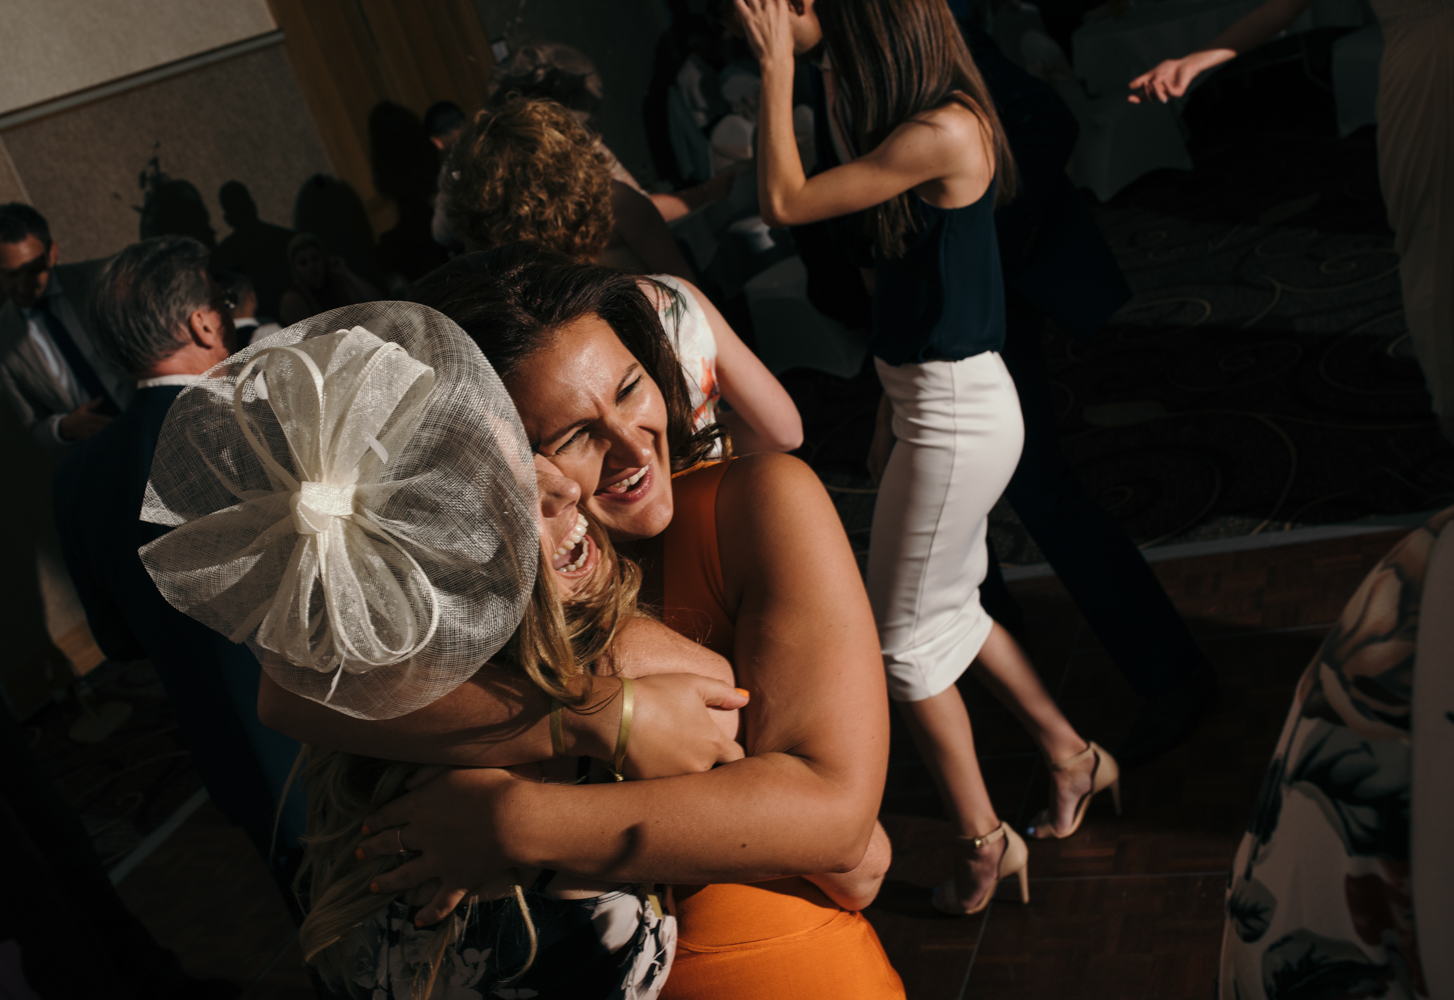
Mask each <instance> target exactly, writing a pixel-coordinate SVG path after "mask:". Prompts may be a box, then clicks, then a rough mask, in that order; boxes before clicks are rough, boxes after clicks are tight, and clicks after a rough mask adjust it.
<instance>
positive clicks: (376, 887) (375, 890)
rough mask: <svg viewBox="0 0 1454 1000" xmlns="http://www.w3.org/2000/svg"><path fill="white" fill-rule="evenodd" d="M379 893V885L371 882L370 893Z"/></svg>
mask: <svg viewBox="0 0 1454 1000" xmlns="http://www.w3.org/2000/svg"><path fill="white" fill-rule="evenodd" d="M378 891H379V883H377V882H370V883H369V892H378Z"/></svg>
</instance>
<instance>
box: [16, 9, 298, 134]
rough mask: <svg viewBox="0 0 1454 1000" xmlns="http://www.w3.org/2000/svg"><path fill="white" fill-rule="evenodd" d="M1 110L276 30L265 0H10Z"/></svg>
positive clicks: (94, 84)
mask: <svg viewBox="0 0 1454 1000" xmlns="http://www.w3.org/2000/svg"><path fill="white" fill-rule="evenodd" d="M4 7H5V15H4V24H5V27H4V30H3V31H0V114H3V113H5V112H7V111H13V110H15V109H16V108H23V107H28V106H29V105H32V104H38V103H40V102H41V101H48V100H51V99H53V98H56V97H60V96H62V95H64V94H70V93H74V92H75V91H77V90H84V89H86V88H87V87H94V86H97V85H98V84H102V83H107V82H109V81H111V80H116V79H119V78H120V77H124V76H130V75H132V74H133V73H140V72H142V71H143V70H148V69H151V68H153V67H155V66H161V65H164V64H166V63H170V62H175V61H177V60H178V59H185V58H186V57H187V56H193V55H196V54H198V53H199V52H206V51H209V50H210V49H215V48H220V47H221V46H223V45H229V44H231V43H233V42H238V41H241V40H243V39H245V38H251V37H253V36H255V35H261V34H265V33H267V32H269V31H272V30H274V24H273V19H272V15H271V14H269V13H268V7H267V2H266V0H4Z"/></svg>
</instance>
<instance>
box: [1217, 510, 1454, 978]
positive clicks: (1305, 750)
mask: <svg viewBox="0 0 1454 1000" xmlns="http://www.w3.org/2000/svg"><path fill="white" fill-rule="evenodd" d="M1451 522H1454V508H1451V509H1450V510H1446V511H1443V512H1442V513H1440V514H1438V515H1436V516H1435V517H1433V518H1432V519H1431V520H1430V521H1429V522H1428V523H1427V524H1426V525H1424V527H1422V528H1420V529H1418V530H1417V531H1414V532H1413V533H1411V534H1410V535H1409V536H1408V537H1407V538H1405V539H1404V540H1403V541H1401V542H1399V543H1398V544H1397V545H1396V546H1395V547H1394V548H1393V550H1392V551H1391V552H1390V553H1389V554H1388V555H1387V556H1385V557H1384V558H1383V560H1382V562H1380V563H1379V564H1378V566H1377V567H1375V568H1374V570H1373V572H1371V573H1370V574H1369V575H1368V577H1367V578H1366V579H1365V580H1364V581H1363V583H1362V585H1361V586H1360V587H1359V588H1358V591H1357V592H1356V593H1355V594H1354V595H1353V598H1352V600H1350V601H1349V602H1348V605H1347V607H1345V608H1344V610H1343V614H1342V616H1341V617H1340V618H1339V620H1338V622H1337V623H1336V624H1335V625H1334V627H1333V629H1332V631H1331V632H1330V633H1329V635H1328V637H1327V639H1326V640H1325V641H1324V642H1323V645H1322V648H1321V649H1319V651H1318V654H1317V656H1316V657H1314V659H1313V662H1312V664H1311V665H1310V666H1309V667H1308V669H1307V671H1306V672H1305V673H1304V674H1303V676H1302V679H1301V680H1300V681H1299V683H1298V687H1297V691H1296V694H1295V696H1294V699H1293V704H1292V709H1291V711H1290V712H1289V713H1288V717H1287V722H1286V724H1285V725H1284V727H1283V732H1282V737H1281V739H1280V741H1279V744H1278V749H1277V752H1276V753H1275V754H1274V756H1273V759H1272V763H1271V765H1270V767H1269V769H1268V772H1267V776H1266V778H1265V779H1264V781H1263V785H1262V791H1261V793H1260V795H1259V796H1258V801H1257V806H1256V809H1255V811H1254V813H1253V816H1252V821H1251V823H1250V825H1249V827H1248V830H1247V833H1246V835H1245V836H1244V837H1243V838H1242V843H1241V846H1240V847H1239V849H1238V851H1237V857H1236V860H1235V862H1234V864H1233V870H1232V883H1231V886H1230V889H1229V891H1228V898H1227V920H1226V925H1225V930H1224V932H1223V941H1222V959H1221V976H1220V980H1221V982H1220V996H1221V998H1222V1000H1339V998H1363V997H1369V998H1372V997H1387V998H1399V1000H1402V998H1417V997H1427V996H1429V995H1430V992H1429V988H1428V985H1427V984H1426V979H1425V975H1424V969H1423V963H1422V962H1421V960H1420V951H1419V942H1420V934H1419V933H1418V929H1417V928H1416V927H1415V919H1414V912H1415V907H1414V900H1413V896H1414V894H1415V892H1416V883H1415V881H1414V880H1413V878H1412V877H1411V864H1410V857H1411V850H1410V843H1411V828H1412V827H1411V810H1410V802H1411V742H1412V741H1411V717H1412V714H1413V713H1412V705H1413V682H1414V676H1415V662H1416V656H1415V653H1416V651H1417V650H1418V649H1419V646H1418V636H1419V622H1420V618H1421V614H1422V615H1428V614H1429V613H1430V609H1429V608H1427V607H1424V606H1423V603H1424V602H1423V594H1424V580H1425V574H1426V571H1427V569H1428V565H1429V560H1430V557H1431V554H1432V553H1433V550H1434V546H1435V543H1436V541H1437V540H1438V537H1439V534H1440V532H1441V531H1443V530H1445V529H1446V528H1447V527H1448V525H1449V524H1450V523H1451ZM1438 613H1441V614H1442V613H1448V614H1454V608H1445V609H1442V610H1440V611H1439V612H1438ZM1441 669H1442V665H1441ZM1445 930H1446V931H1447V928H1446V929H1445ZM1432 931H1433V928H1425V934H1424V940H1425V942H1426V943H1428V944H1431V945H1433V946H1437V947H1448V945H1449V944H1450V942H1449V941H1448V940H1445V941H1444V942H1442V943H1440V942H1439V941H1437V940H1436V939H1437V938H1438V936H1439V935H1438V934H1431V932H1432Z"/></svg>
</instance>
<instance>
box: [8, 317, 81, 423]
mask: <svg viewBox="0 0 1454 1000" xmlns="http://www.w3.org/2000/svg"><path fill="white" fill-rule="evenodd" d="M20 314H21V315H22V316H24V317H25V326H26V329H27V330H28V331H29V334H30V340H31V343H33V344H35V347H36V350H38V351H39V352H40V356H41V357H42V358H44V359H45V366H46V369H47V370H48V371H49V372H50V374H51V377H52V378H54V379H55V380H56V384H57V385H58V386H60V387H61V389H62V390H63V391H64V392H66V393H67V394H68V395H70V396H71V398H72V399H84V398H85V393H84V391H83V390H82V389H81V383H80V381H79V380H78V379H77V378H76V375H75V373H74V372H72V371H71V366H70V365H68V364H66V359H65V356H64V355H62V354H61V349H60V348H59V347H57V346H56V342H55V341H54V340H53V339H51V335H50V330H49V329H48V328H47V327H46V323H45V319H44V317H42V316H41V314H40V310H38V309H21V310H20ZM52 315H54V314H52ZM56 322H57V323H59V322H61V321H60V320H59V319H57V320H56ZM68 416H70V414H68V413H53V414H51V415H50V416H49V417H46V418H45V426H46V429H47V430H48V431H49V432H50V435H51V437H53V438H55V440H56V441H57V442H58V443H60V444H70V442H69V441H67V440H66V439H65V438H63V437H61V421H62V420H64V419H66V417H68Z"/></svg>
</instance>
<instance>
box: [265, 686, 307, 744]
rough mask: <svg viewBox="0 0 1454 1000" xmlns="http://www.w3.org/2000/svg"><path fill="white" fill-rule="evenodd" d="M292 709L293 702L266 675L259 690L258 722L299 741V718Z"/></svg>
mask: <svg viewBox="0 0 1454 1000" xmlns="http://www.w3.org/2000/svg"><path fill="white" fill-rule="evenodd" d="M290 707H291V702H290V700H289V699H288V698H287V697H286V696H285V695H284V694H283V693H282V689H281V688H280V687H278V686H277V685H276V684H275V683H273V682H272V681H270V680H269V679H268V678H267V676H266V675H264V677H263V680H262V683H260V684H259V685H258V689H257V717H258V721H259V722H261V723H262V724H263V725H265V726H267V727H268V728H269V729H272V730H274V731H276V732H279V733H282V734H283V735H284V736H288V737H291V738H293V739H298V738H299V737H298V735H297V732H296V728H297V725H296V724H297V718H296V717H295V715H294V713H293V712H291V711H289V708H290ZM303 742H307V741H306V740H305V741H303Z"/></svg>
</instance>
